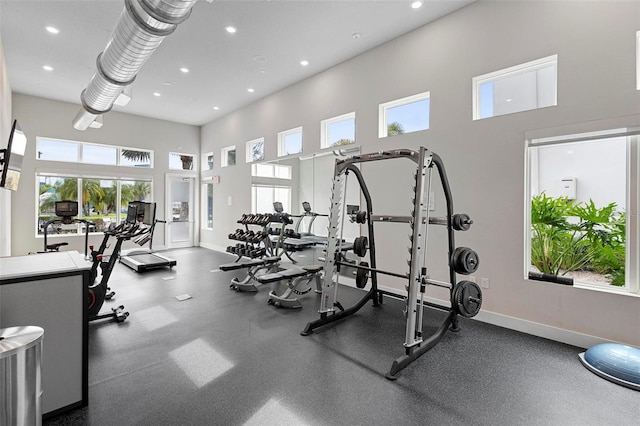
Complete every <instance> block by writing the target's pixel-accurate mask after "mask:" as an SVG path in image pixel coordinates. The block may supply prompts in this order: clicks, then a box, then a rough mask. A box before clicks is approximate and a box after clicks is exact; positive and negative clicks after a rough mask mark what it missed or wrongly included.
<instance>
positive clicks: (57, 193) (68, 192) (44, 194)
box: [37, 175, 151, 234]
mask: <svg viewBox="0 0 640 426" xmlns="http://www.w3.org/2000/svg"><path fill="white" fill-rule="evenodd" d="M38 181H39V191H38V192H39V194H38V205H39V214H38V231H37V233H38V234H43V233H44V223H45V222H46V221H47V220H49V219H54V218H56V215H55V202H56V201H62V200H72V201H78V205H79V207H80V208H79V209H78V210H79V211H78V217H79V218H84V219H87V220H90V221H91V222H93V223H94V224H95V227H91V228H90V230H91V231H96V232H104V231H105V230H107V229H109V228H110V227H112V226H115V225H116V224H117V223H118V222H119V220H121V218H122V217H124V216H126V208H127V205H128V204H129V202H130V201H136V200H148V199H149V198H150V195H151V182H150V181H140V180H137V181H132V180H129V181H127V180H119V179H100V178H86V177H85V178H76V177H60V176H45V175H40V176H38ZM118 189H119V190H120V199H119V200H118ZM79 193H80V194H82V196H81V198H80V199H79V198H78V194H79ZM79 231H80V232H81V231H82V230H80V229H79V227H78V225H73V226H66V227H59V229H53V228H51V229H48V232H49V233H50V232H54V233H77V232H79Z"/></svg>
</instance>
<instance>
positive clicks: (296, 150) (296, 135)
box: [278, 127, 302, 157]
mask: <svg viewBox="0 0 640 426" xmlns="http://www.w3.org/2000/svg"><path fill="white" fill-rule="evenodd" d="M301 152H302V127H296V128H295V129H290V130H286V131H284V132H280V133H278V157H284V156H285V155H295V154H300V153H301Z"/></svg>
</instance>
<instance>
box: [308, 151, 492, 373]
mask: <svg viewBox="0 0 640 426" xmlns="http://www.w3.org/2000/svg"><path fill="white" fill-rule="evenodd" d="M403 158H404V159H408V160H411V161H413V162H414V163H415V164H416V173H415V187H414V199H413V200H412V201H413V207H412V212H411V216H390V215H374V214H373V206H372V201H371V195H370V193H369V190H368V188H367V185H366V183H365V181H364V178H363V176H362V173H361V172H360V169H359V168H358V167H356V165H357V164H359V163H365V162H371V161H380V160H387V159H403ZM433 166H435V167H436V168H437V170H438V173H439V176H440V181H441V183H442V187H443V190H444V194H445V199H446V205H447V217H446V218H435V217H434V218H430V217H429V208H428V206H429V196H430V188H431V172H432V168H433ZM349 174H353V175H354V176H355V177H356V179H357V181H358V184H359V186H360V189H361V191H362V195H363V197H364V199H365V201H366V206H367V209H366V211H365V212H358V216H359V218H360V220H358V222H360V223H364V222H366V224H367V229H368V241H367V240H366V239H364V237H359V238H361V239H360V241H356V242H358V245H362V244H363V243H364V244H368V247H369V260H370V263H369V264H366V263H360V264H355V265H354V264H352V263H349V262H346V261H345V259H344V258H343V254H342V253H343V252H342V249H341V246H342V243H343V239H342V230H343V223H344V219H345V217H346V216H347V214H346V213H347V212H346V203H345V198H346V188H347V178H348V176H349ZM374 222H404V223H407V224H409V226H410V228H411V235H410V240H411V247H410V249H409V252H410V254H411V257H410V259H409V261H408V263H409V267H410V269H409V272H408V273H396V272H389V271H383V270H380V269H377V267H376V253H375V238H374ZM471 223H472V222H471V220H470V219H469V217H468V216H467V215H454V214H453V197H452V195H451V190H450V188H449V183H448V180H447V176H446V173H445V170H444V164H443V162H442V160H441V159H440V157H439V156H438V155H437V154H435V153H433V152H430V151H428V150H427V149H426V148H424V147H421V148H420V149H419V151H414V150H407V149H398V150H394V151H382V152H378V153H372V154H363V155H356V156H353V157H350V158H347V159H343V160H336V165H335V172H334V179H333V192H332V198H331V210H330V214H329V235H328V243H327V255H326V258H325V265H324V270H325V275H324V280H323V283H322V298H321V302H320V310H319V313H320V318H319V319H317V320H316V321H312V322H310V323H308V324H307V326H306V327H305V329H304V330H303V331H302V332H301V334H302V335H303V336H306V335H309V334H311V333H312V332H313V330H314V329H316V328H318V327H322V326H324V325H326V324H329V323H332V322H335V321H338V320H340V319H343V318H345V317H348V316H350V315H352V314H354V313H356V312H357V311H358V310H359V309H360V308H362V307H363V306H364V305H365V304H366V303H367V301H369V300H372V301H373V306H374V307H375V306H379V305H380V304H381V303H382V296H383V295H388V296H392V297H393V296H395V297H397V295H395V294H392V293H388V292H385V291H382V290H379V289H378V274H384V275H389V276H394V277H398V278H403V279H407V280H408V283H407V285H406V289H407V296H406V298H405V302H406V306H405V315H406V318H407V319H406V332H405V342H404V348H405V354H404V355H402V356H400V357H399V358H397V359H396V360H395V361H393V364H392V366H391V369H390V371H389V373H387V375H386V377H387V378H388V379H390V380H395V379H396V378H397V377H398V374H399V373H400V371H401V370H402V369H404V368H405V367H407V366H408V365H409V364H410V363H412V362H413V361H414V360H416V359H417V358H419V357H420V356H421V355H423V354H424V353H425V352H427V351H428V350H429V349H431V348H432V347H433V346H435V345H436V344H437V343H438V342H439V341H440V340H441V338H442V337H443V336H444V334H445V333H446V332H447V330H448V329H449V328H451V329H452V330H453V331H458V330H459V325H458V314H462V315H464V316H467V317H471V316H474V315H475V314H477V312H478V311H479V310H480V306H481V300H482V296H481V292H480V288H479V287H478V286H477V285H476V284H475V283H472V282H470V281H461V282H459V283H457V284H456V272H458V273H463V274H468V273H471V272H474V271H475V270H476V268H477V266H478V263H479V260H478V256H477V254H476V253H475V252H474V251H473V250H471V249H468V248H466V247H463V248H458V249H455V250H454V247H455V242H454V232H453V231H454V229H455V230H467V229H469V226H470V224H471ZM428 225H444V226H446V227H447V236H448V253H449V258H450V261H449V279H450V282H448V283H447V282H441V281H437V280H432V279H430V278H429V276H428V275H427V267H426V259H427V236H428ZM356 240H358V239H356ZM462 249H464V250H462ZM456 250H457V252H456ZM359 251H360V253H361V254H363V250H362V248H360V250H359ZM454 253H457V254H456V258H455V259H453V256H452V255H453V254H454ZM341 266H350V267H354V268H357V269H358V284H359V285H358V287H364V285H365V283H366V282H363V280H362V278H363V272H365V273H366V274H368V273H370V274H371V288H370V289H369V291H368V292H367V293H366V294H365V295H364V297H362V299H361V300H360V301H358V302H357V303H356V304H355V305H353V306H352V307H349V308H346V309H345V308H344V307H343V306H342V305H341V304H340V302H338V301H337V292H338V284H339V276H340V268H341ZM428 285H436V286H439V287H446V288H448V289H449V291H450V298H451V307H447V306H441V305H438V304H435V303H430V302H427V301H425V300H424V295H425V292H426V288H427V286H428ZM425 306H427V307H431V308H435V309H439V310H443V311H447V312H448V315H447V317H446V319H445V320H444V321H443V322H442V324H441V325H440V326H439V327H438V329H437V331H436V332H435V333H434V334H432V335H431V336H429V337H426V338H425V337H424V336H423V332H422V322H423V310H424V307H425Z"/></svg>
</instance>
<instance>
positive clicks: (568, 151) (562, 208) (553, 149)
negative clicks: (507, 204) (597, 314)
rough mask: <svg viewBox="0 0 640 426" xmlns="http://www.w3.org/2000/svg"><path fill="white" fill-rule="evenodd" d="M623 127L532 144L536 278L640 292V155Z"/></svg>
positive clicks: (532, 251)
mask: <svg viewBox="0 0 640 426" xmlns="http://www.w3.org/2000/svg"><path fill="white" fill-rule="evenodd" d="M616 132H618V133H621V134H623V136H615V134H616ZM624 132H625V130H624V129H619V130H617V131H609V132H593V133H588V134H574V135H563V136H559V137H557V138H546V139H538V140H532V141H529V142H528V143H529V147H528V150H527V156H528V173H529V186H530V194H531V198H530V200H529V213H530V229H529V235H530V239H529V249H530V250H529V259H530V265H528V269H529V276H530V277H532V278H536V279H543V280H546V281H557V282H563V283H573V284H574V285H575V284H579V285H587V286H596V287H598V288H604V287H608V288H616V287H617V288H624V289H625V290H626V291H630V292H638V290H639V289H638V283H637V282H636V281H637V276H638V270H637V266H634V265H637V262H638V256H639V253H638V247H637V246H638V244H637V243H636V244H627V241H638V239H639V235H638V223H637V222H638V219H637V215H634V213H633V211H634V210H633V209H634V208H636V207H634V206H637V205H638V202H639V200H638V197H639V194H638V193H637V191H636V190H633V189H632V188H638V183H639V182H638V181H639V180H640V176H639V175H638V172H637V170H638V163H639V162H640V154H638V151H637V144H638V142H637V139H638V138H637V137H635V136H624ZM634 170H635V171H634ZM630 188H631V189H630ZM629 208H630V209H631V215H629ZM634 221H636V222H634ZM630 224H631V226H630ZM539 273H542V274H545V275H535V274H539ZM532 274H533V275H532ZM554 277H556V278H554ZM567 279H568V280H567Z"/></svg>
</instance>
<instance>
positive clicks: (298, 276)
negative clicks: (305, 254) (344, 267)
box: [255, 265, 323, 308]
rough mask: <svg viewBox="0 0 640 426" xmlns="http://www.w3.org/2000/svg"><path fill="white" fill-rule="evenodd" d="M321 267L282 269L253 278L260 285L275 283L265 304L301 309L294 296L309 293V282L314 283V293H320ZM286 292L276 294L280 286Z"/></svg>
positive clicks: (300, 304)
mask: <svg viewBox="0 0 640 426" xmlns="http://www.w3.org/2000/svg"><path fill="white" fill-rule="evenodd" d="M322 268H323V267H322V265H309V266H301V267H294V268H289V269H283V270H282V271H278V272H273V273H270V274H264V275H260V276H257V277H255V279H256V281H258V282H259V283H261V284H270V283H276V286H275V287H274V289H273V290H272V291H270V292H269V299H268V300H267V303H269V304H270V305H275V306H276V307H283V308H302V303H300V301H299V300H298V298H297V297H295V296H293V295H294V294H295V295H303V294H306V293H308V292H309V291H311V281H313V280H315V281H316V293H321V292H322V281H321V274H320V271H322ZM283 282H284V286H285V287H286V290H285V291H284V293H282V294H278V290H279V289H280V286H282V285H283Z"/></svg>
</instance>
